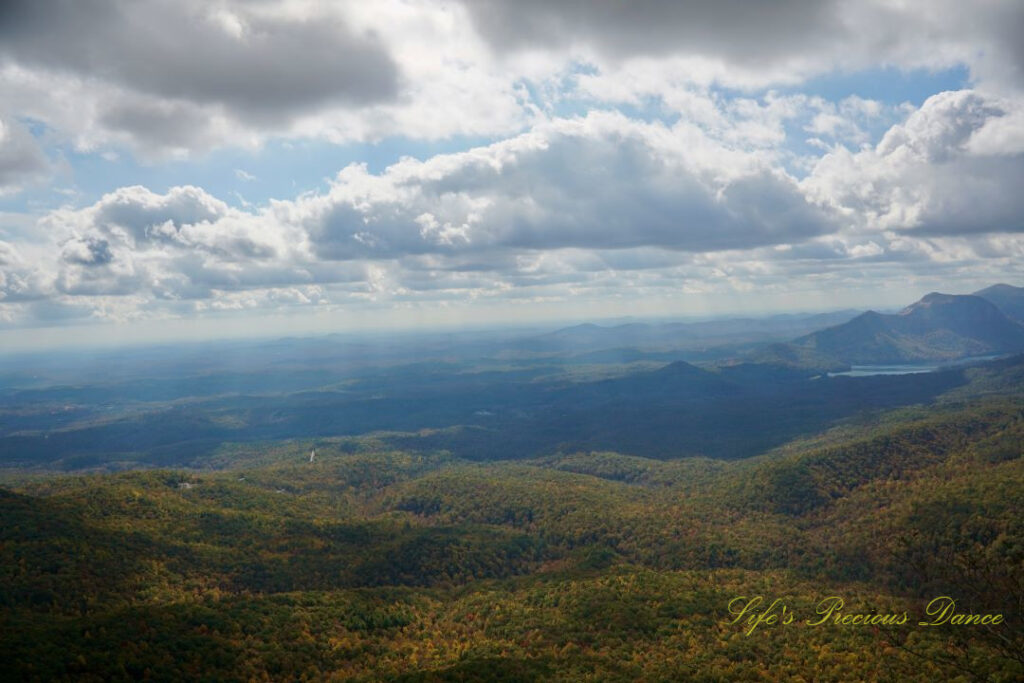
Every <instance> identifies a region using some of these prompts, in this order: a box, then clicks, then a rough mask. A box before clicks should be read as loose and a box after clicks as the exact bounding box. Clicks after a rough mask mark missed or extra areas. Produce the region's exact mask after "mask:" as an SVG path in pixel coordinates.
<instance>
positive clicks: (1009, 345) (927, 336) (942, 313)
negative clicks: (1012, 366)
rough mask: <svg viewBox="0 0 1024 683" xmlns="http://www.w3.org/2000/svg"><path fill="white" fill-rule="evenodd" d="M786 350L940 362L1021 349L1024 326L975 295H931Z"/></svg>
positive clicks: (859, 359) (874, 360)
mask: <svg viewBox="0 0 1024 683" xmlns="http://www.w3.org/2000/svg"><path fill="white" fill-rule="evenodd" d="M789 346H791V347H794V349H795V350H797V351H803V352H813V353H814V354H815V355H816V356H817V357H828V358H835V359H837V360H839V361H843V362H846V363H851V364H857V365H860V364H863V365H870V364H879V363H910V362H915V361H945V360H955V359H957V358H965V357H968V356H982V355H988V354H1000V353H1013V352H1017V351H1022V350H1024V326H1022V325H1020V324H1019V323H1017V322H1015V321H1013V320H1011V319H1010V318H1009V317H1007V316H1006V315H1005V314H1004V313H1003V312H1002V311H1000V310H999V308H998V307H996V305H995V304H993V303H992V302H991V301H988V300H986V299H984V298H982V297H980V296H973V295H964V296H958V295H952V294H939V293H938V292H932V293H931V294H928V295H927V296H925V297H924V298H922V299H921V300H920V301H918V302H916V303H914V304H911V305H910V306H908V307H907V308H905V309H903V310H902V311H900V312H899V313H897V314H892V315H887V314H882V313H877V312H875V311H868V312H867V313H864V314H862V315H859V316H857V317H856V318H854V319H853V320H851V321H849V322H847V323H844V324H842V325H836V326H835V327H829V328H826V329H824V330H820V331H818V332H813V333H811V334H808V335H806V336H803V337H800V338H798V339H796V340H794V341H792V342H790V344H789Z"/></svg>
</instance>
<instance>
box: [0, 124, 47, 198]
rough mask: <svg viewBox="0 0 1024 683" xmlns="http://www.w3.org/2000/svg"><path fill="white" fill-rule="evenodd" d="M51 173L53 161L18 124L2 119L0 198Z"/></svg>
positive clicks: (0, 137) (0, 125) (0, 133)
mask: <svg viewBox="0 0 1024 683" xmlns="http://www.w3.org/2000/svg"><path fill="white" fill-rule="evenodd" d="M49 171H50V161H49V160H48V159H47V158H46V155H45V154H44V153H43V151H42V149H40V147H39V144H38V143H37V142H36V140H35V138H34V137H32V134H31V133H30V132H29V131H28V129H26V128H25V126H23V125H21V124H19V123H18V122H17V121H11V120H4V119H3V118H0V196H2V195H4V194H9V193H12V192H16V191H18V190H20V189H21V188H22V187H23V186H24V185H25V184H27V183H30V182H33V181H36V180H39V179H40V178H42V177H43V176H45V175H46V174H47V173H48V172H49Z"/></svg>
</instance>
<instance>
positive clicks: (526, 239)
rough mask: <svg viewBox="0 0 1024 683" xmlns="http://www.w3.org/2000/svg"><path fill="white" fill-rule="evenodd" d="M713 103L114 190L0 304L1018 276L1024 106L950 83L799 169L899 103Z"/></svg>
mask: <svg viewBox="0 0 1024 683" xmlns="http://www.w3.org/2000/svg"><path fill="white" fill-rule="evenodd" d="M714 104H715V108H714V110H713V112H709V114H712V113H713V114H715V115H713V116H712V115H709V116H708V118H707V119H706V120H705V122H704V123H703V125H698V124H696V123H694V122H692V121H690V120H687V119H679V120H677V121H674V122H672V123H671V124H670V123H665V122H661V121H657V120H654V121H642V120H638V119H636V118H630V117H628V116H626V115H624V114H621V113H616V112H611V111H592V112H590V113H588V114H587V115H585V116H576V117H567V118H552V119H550V120H548V121H546V122H543V123H538V124H537V125H535V126H533V127H532V128H531V129H530V130H529V131H527V132H524V133H521V134H517V135H512V136H510V137H507V138H506V139H503V140H500V141H498V142H494V143H491V144H485V145H480V146H477V147H474V148H471V149H469V150H467V151H464V152H458V153H450V154H438V155H435V156H433V157H430V158H428V159H425V160H417V159H413V158H405V159H402V160H401V161H399V162H397V163H394V164H392V165H390V166H388V167H386V168H384V169H383V170H380V171H377V172H371V170H370V169H369V168H368V167H367V166H365V165H362V164H353V165H350V166H348V167H346V168H344V169H343V170H342V171H341V172H339V173H338V175H337V176H336V177H335V178H334V179H333V180H332V181H331V182H330V186H329V188H328V189H327V190H325V191H322V192H319V193H308V194H303V195H300V196H298V197H294V198H292V199H282V200H273V201H270V202H268V203H267V204H266V205H263V206H259V207H256V206H252V207H247V208H246V209H245V210H241V209H237V208H234V207H232V206H230V205H228V204H227V203H226V202H224V201H223V200H222V199H220V198H218V197H215V196H213V195H212V194H211V193H210V192H208V191H207V190H205V189H203V188H200V187H195V186H179V187H172V188H170V189H168V190H167V191H166V192H154V191H153V190H151V189H148V188H145V187H141V186H129V187H122V188H118V189H117V190H115V191H112V192H109V193H107V194H106V195H104V196H102V197H101V198H100V199H98V200H97V201H95V202H94V203H92V204H91V205H88V206H84V207H81V208H62V209H55V210H51V211H49V212H46V213H45V215H43V216H42V217H41V218H40V219H39V220H38V224H37V229H36V231H35V233H36V237H37V243H30V242H29V241H27V240H26V241H24V242H17V243H10V242H5V243H0V275H2V279H0V318H3V320H5V321H6V324H7V325H18V324H31V323H32V322H33V321H35V322H36V323H42V322H45V321H58V320H62V319H66V318H83V317H84V318H86V319H92V318H97V317H98V318H102V319H116V320H127V319H137V318H144V317H161V316H163V317H166V316H185V317H188V316H201V315H208V314H213V313H219V312H225V313H226V312H230V311H243V312H244V311H250V312H252V311H259V310H264V309H277V308H288V307H291V306H298V307H316V308H317V309H318V310H319V309H326V310H331V311H337V310H346V311H351V310H352V309H353V308H365V309H372V310H389V311H395V310H400V309H401V307H403V306H419V305H423V306H428V305H432V306H443V307H445V306H457V305H473V304H474V302H477V303H479V302H485V301H486V302H489V303H490V304H492V305H498V304H504V303H510V302H517V303H518V304H522V305H526V304H527V303H529V302H534V303H543V302H546V303H550V302H563V303H564V302H568V301H570V300H571V301H573V302H576V301H616V300H624V299H631V298H632V299H636V300H638V301H639V300H646V299H651V300H659V301H662V300H666V299H671V298H672V297H677V296H680V295H682V294H686V293H690V294H701V295H724V293H728V292H732V293H734V294H735V293H736V292H747V293H750V292H758V293H770V292H785V291H789V290H793V291H804V292H814V291H817V292H821V291H823V290H822V288H824V291H839V290H844V291H845V290H854V289H858V288H861V289H862V288H863V287H864V286H865V285H864V284H863V283H865V282H867V283H875V284H874V285H873V286H881V285H879V284H878V283H889V284H891V283H904V282H910V281H913V282H928V283H930V284H928V285H927V288H930V289H935V288H939V287H941V285H942V282H943V281H946V282H948V281H950V280H952V279H954V278H956V279H958V280H964V281H972V282H974V281H976V280H978V279H979V278H981V277H982V276H986V277H992V278H994V279H1007V277H1011V276H1013V274H1014V273H1020V272H1021V271H1020V266H1019V265H1016V264H1017V263H1019V262H1020V257H1021V249H1022V248H1024V247H1022V242H1021V240H1020V239H1019V231H1020V222H1019V220H1016V222H1015V219H1016V217H1019V216H1021V215H1024V206H1022V205H1021V204H1020V202H1021V200H1020V199H1019V198H1018V195H1019V194H1020V193H1019V192H1016V191H1015V188H1016V187H1018V186H1019V184H1020V181H1021V180H1024V177H1022V172H1021V169H1022V154H1024V145H1022V144H1021V141H1022V140H1024V131H1022V129H1021V128H1020V118H1019V117H1018V116H1017V115H1016V112H1018V111H1020V110H1021V108H1020V104H1019V102H1018V101H1017V100H1014V99H1012V98H1008V97H998V96H995V95H992V94H990V93H986V92H984V91H980V90H966V91H958V92H948V93H942V94H940V95H936V96H934V97H932V98H930V99H929V100H927V101H926V102H925V103H924V104H923V105H922V106H921V107H920V108H918V109H917V110H913V111H910V112H908V113H907V114H906V115H905V116H904V117H903V119H902V120H901V121H899V122H898V123H896V124H895V125H893V126H891V127H890V128H889V130H888V131H887V132H886V133H885V134H884V135H882V136H881V138H880V139H879V141H878V142H877V144H874V145H864V146H862V147H860V148H858V149H857V150H851V149H848V148H847V147H845V146H843V145H842V144H841V143H839V142H836V143H833V145H832V146H831V147H829V148H828V149H829V151H828V153H826V154H825V155H824V156H823V157H822V158H820V160H818V161H817V163H816V164H813V165H812V166H811V167H810V171H809V172H808V174H807V175H806V177H804V178H802V179H798V178H796V177H794V176H793V175H791V174H790V173H789V172H787V171H785V170H783V168H784V167H783V164H784V163H785V162H787V161H791V160H792V157H791V156H787V155H786V154H784V153H782V152H780V150H779V148H778V144H777V143H773V142H771V141H772V139H773V137H774V136H775V134H776V131H778V130H779V129H782V130H783V135H785V134H786V132H785V131H786V130H792V129H794V128H795V129H796V130H798V131H800V130H802V127H803V126H813V125H816V124H815V122H816V121H817V123H818V124H820V125H819V128H820V130H818V131H816V132H817V133H820V134H821V135H825V134H827V133H828V132H829V130H831V133H832V134H834V135H835V136H837V137H839V138H843V137H846V138H849V137H851V136H853V133H852V132H851V131H852V130H853V128H856V127H857V126H859V125H860V124H863V123H865V122H868V121H877V120H879V119H886V118H887V117H889V116H892V115H893V112H892V111H888V110H886V109H885V108H884V107H880V106H876V104H873V103H871V102H869V101H866V100H856V101H855V100H849V101H842V102H839V103H835V104H830V103H827V102H823V101H819V100H817V99H815V98H810V97H806V96H785V97H782V96H775V95H771V96H765V97H764V98H760V99H747V98H737V99H733V100H730V101H729V102H727V103H723V102H714ZM819 114H826V115H828V116H835V117H837V118H838V119H840V122H832V123H834V124H835V125H834V126H832V123H830V122H829V121H822V120H818V118H817V117H818V115H819ZM829 126H832V127H831V129H829V130H826V129H827V128H829ZM11 234H12V235H25V234H27V233H26V230H25V229H24V228H19V229H18V231H16V232H15V233H11ZM15 239H17V238H15ZM978 284H979V286H980V285H982V284H984V283H983V282H978ZM922 286H924V285H922ZM787 288H788V289H787ZM808 296H810V295H808ZM565 305H568V304H565ZM821 305H823V306H824V305H827V303H824V302H823V303H822V304H821Z"/></svg>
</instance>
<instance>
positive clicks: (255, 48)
mask: <svg viewBox="0 0 1024 683" xmlns="http://www.w3.org/2000/svg"><path fill="white" fill-rule="evenodd" d="M261 5H263V4H262V3H232V4H223V5H208V4H205V3H196V2H169V1H166V0H158V1H156V2H146V3H134V2H119V1H117V0H75V1H74V2H68V1H66V0H44V1H42V2H40V1H37V0H31V1H30V0H25V1H20V0H16V1H14V2H5V3H4V4H3V9H2V10H0V11H2V14H0V27H2V28H0V54H3V55H4V56H5V57H6V58H7V59H10V60H14V61H16V62H18V63H20V64H23V65H29V66H33V67H38V68H43V69H51V70H55V71H59V72H64V73H73V74H77V75H78V76H80V77H83V78H88V79H99V80H104V81H108V82H111V83H115V84H118V85H121V86H124V87H126V88H128V89H130V90H132V91H135V92H141V93H148V94H150V95H155V96H157V97H160V98H165V99H168V100H177V101H184V102H193V103H197V104H203V105H218V106H221V107H224V108H226V109H228V110H230V111H231V112H232V114H233V116H234V117H235V118H238V119H242V120H249V119H255V120H274V119H279V118H281V117H287V116H290V115H294V114H295V113H296V112H301V111H303V110H306V109H308V108H310V107H315V106H319V105H323V104H325V103H329V102H342V103H349V104H356V105H362V104H368V103H373V102H380V101H386V100H390V99H393V98H394V97H395V96H396V95H397V91H398V71H397V68H396V66H395V64H394V62H393V61H392V60H391V58H390V57H389V56H388V54H387V52H386V50H385V49H384V48H383V46H382V45H381V44H380V41H379V40H378V39H377V38H375V37H373V36H370V35H361V34H357V33H356V32H354V31H353V30H352V29H351V27H349V26H347V25H346V24H345V23H343V22H342V21H340V20H338V19H337V18H335V17H327V16H317V17H299V16H288V15H287V14H286V13H284V12H279V13H272V12H268V11H267V10H268V9H269V8H268V7H266V6H261Z"/></svg>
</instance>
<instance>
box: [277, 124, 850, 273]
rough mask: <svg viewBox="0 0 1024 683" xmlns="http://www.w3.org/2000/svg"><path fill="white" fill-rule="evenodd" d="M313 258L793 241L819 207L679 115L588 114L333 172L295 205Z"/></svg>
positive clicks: (817, 223) (821, 226)
mask: <svg viewBox="0 0 1024 683" xmlns="http://www.w3.org/2000/svg"><path fill="white" fill-rule="evenodd" d="M293 209H294V210H295V211H298V212H299V213H300V214H301V215H299V216H297V217H294V218H293V220H299V221H302V222H303V224H304V225H305V226H306V228H307V230H308V231H309V233H310V236H311V239H312V241H313V243H314V246H315V248H316V250H317V253H318V254H319V255H320V256H321V257H322V258H328V259H355V258H395V257H400V256H403V255H406V254H429V253H437V254H455V253H461V252H481V251H486V250H494V249H514V250H540V249H560V248H567V247H577V248H592V249H616V248H629V247H638V246H657V247H663V248H670V249H678V250H683V251H709V250H715V249H723V248H736V247H750V246H758V245H762V244H774V243H778V242H791V241H800V240H802V239H805V238H807V237H809V236H813V235H816V234H819V233H821V232H823V231H827V230H829V229H830V227H831V217H830V216H829V215H828V214H827V213H826V212H824V211H821V210H820V209H819V208H818V207H816V206H814V205H812V204H810V203H808V202H807V201H806V200H805V199H804V197H803V195H802V194H801V192H800V190H799V188H798V186H797V184H796V182H795V181H794V180H793V179H792V178H790V177H789V176H787V175H786V174H785V173H782V172H780V171H778V170H775V169H772V168H769V167H768V166H767V165H765V164H763V163H762V162H761V161H760V160H759V159H758V157H757V155H756V154H747V153H742V152H737V151H735V150H730V149H727V148H724V147H722V146H720V145H718V143H716V142H715V141H713V140H711V139H710V138H707V137H704V136H702V135H701V134H700V133H699V131H695V130H693V129H691V128H689V127H685V126H684V127H680V128H669V127H666V126H664V125H661V124H645V123H640V122H636V121H631V120H629V119H627V118H625V117H623V116H621V115H617V114H598V113H592V114H590V115H589V116H587V117H585V118H581V119H571V120H558V121H554V122H552V123H551V124H549V125H546V126H543V127H539V128H536V129H534V130H533V131H531V132H530V133H526V134H523V135H521V136H518V137H515V138H511V139H509V140H506V141H503V142H500V143H495V144H493V145H490V146H487V147H482V148H477V149H474V150H471V151H469V152H466V153H460V154H454V155H443V156H439V157H435V158H433V159H431V160H429V161H427V162H418V161H414V160H407V161H403V162H400V163H398V164H396V165H395V166H392V167H390V168H389V169H388V170H387V171H386V172H385V173H383V174H381V175H373V174H370V173H368V172H367V170H366V168H365V167H364V166H358V165H355V166H350V167H348V168H346V169H345V170H344V171H342V172H341V173H340V174H339V175H338V178H337V180H336V181H335V183H334V185H333V187H332V189H331V191H330V192H329V193H328V194H327V195H326V196H322V197H316V198H313V199H311V200H309V201H302V202H298V203H297V204H296V205H295V207H293Z"/></svg>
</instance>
